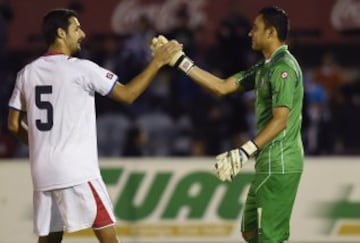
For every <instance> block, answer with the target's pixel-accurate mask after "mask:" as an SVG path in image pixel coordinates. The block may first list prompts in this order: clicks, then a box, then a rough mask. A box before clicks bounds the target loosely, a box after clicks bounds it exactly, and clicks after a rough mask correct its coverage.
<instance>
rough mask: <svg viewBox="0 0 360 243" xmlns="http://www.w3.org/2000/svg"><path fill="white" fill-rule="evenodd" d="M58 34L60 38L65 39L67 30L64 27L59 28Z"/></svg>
mask: <svg viewBox="0 0 360 243" xmlns="http://www.w3.org/2000/svg"><path fill="white" fill-rule="evenodd" d="M56 34H57V37H58V38H60V39H64V38H65V37H66V31H65V30H64V29H63V28H57V30H56Z"/></svg>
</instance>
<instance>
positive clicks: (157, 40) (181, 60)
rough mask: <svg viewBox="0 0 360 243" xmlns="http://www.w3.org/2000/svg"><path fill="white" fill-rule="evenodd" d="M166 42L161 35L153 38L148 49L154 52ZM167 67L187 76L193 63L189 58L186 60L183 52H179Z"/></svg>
mask: <svg viewBox="0 0 360 243" xmlns="http://www.w3.org/2000/svg"><path fill="white" fill-rule="evenodd" d="M167 42H168V39H166V37H165V36H163V35H159V36H157V37H154V38H153V39H152V40H151V43H150V49H151V50H152V51H153V52H154V50H156V49H157V48H159V47H160V46H162V45H164V44H166V43H167ZM169 65H170V66H173V67H176V68H178V69H180V70H181V71H183V72H184V73H185V74H188V73H189V72H190V70H191V69H192V68H193V67H194V62H193V61H192V60H191V59H190V58H188V57H187V56H186V55H185V53H184V52H183V51H179V52H178V53H176V54H175V55H174V57H173V58H172V59H171V61H170V63H169Z"/></svg>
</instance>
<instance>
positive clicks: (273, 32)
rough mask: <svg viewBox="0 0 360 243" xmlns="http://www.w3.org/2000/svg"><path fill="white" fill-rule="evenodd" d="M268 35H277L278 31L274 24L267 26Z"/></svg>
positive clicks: (269, 36) (271, 36)
mask: <svg viewBox="0 0 360 243" xmlns="http://www.w3.org/2000/svg"><path fill="white" fill-rule="evenodd" d="M267 37H268V38H273V37H277V31H276V28H275V27H274V26H270V27H269V28H267Z"/></svg>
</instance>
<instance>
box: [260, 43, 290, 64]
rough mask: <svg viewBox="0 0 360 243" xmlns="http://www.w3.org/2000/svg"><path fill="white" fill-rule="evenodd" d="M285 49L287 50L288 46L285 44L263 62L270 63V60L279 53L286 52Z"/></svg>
mask: <svg viewBox="0 0 360 243" xmlns="http://www.w3.org/2000/svg"><path fill="white" fill-rule="evenodd" d="M287 49H288V45H285V44H284V45H281V46H279V47H278V48H277V49H276V50H275V51H274V52H273V53H272V54H271V56H270V58H269V59H266V60H265V63H269V62H271V59H272V58H273V57H274V56H276V55H277V54H278V53H280V52H282V51H286V50H287Z"/></svg>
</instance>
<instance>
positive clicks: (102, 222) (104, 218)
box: [88, 182, 114, 228]
mask: <svg viewBox="0 0 360 243" xmlns="http://www.w3.org/2000/svg"><path fill="white" fill-rule="evenodd" d="M88 183H89V186H90V188H91V191H92V193H93V195H94V199H95V202H96V208H97V210H96V217H95V220H94V224H93V225H92V227H94V228H102V227H105V226H108V225H111V224H114V221H112V219H111V218H110V215H109V213H108V212H107V210H106V208H105V206H104V204H103V202H102V201H101V199H100V197H99V195H98V194H97V192H96V190H95V188H94V187H93V185H91V183H90V182H88Z"/></svg>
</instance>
